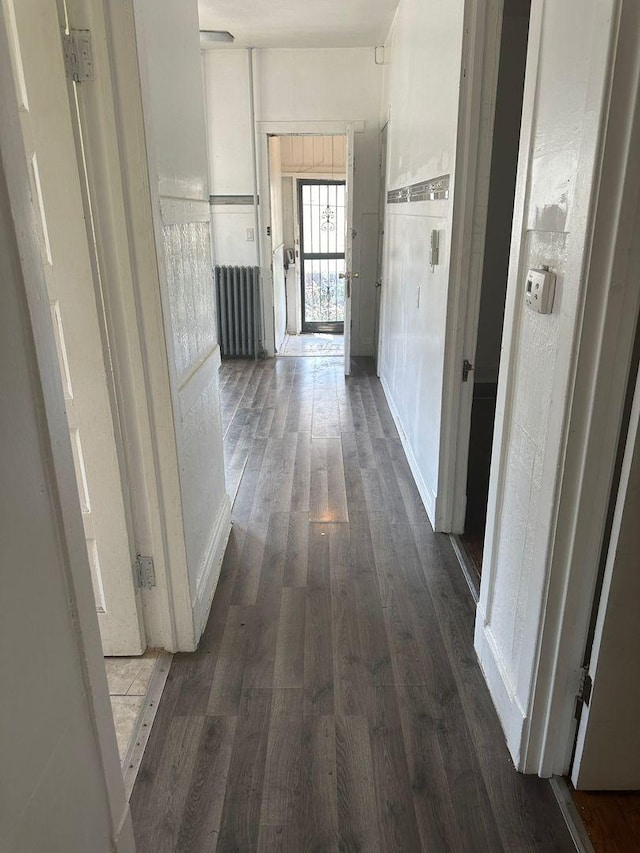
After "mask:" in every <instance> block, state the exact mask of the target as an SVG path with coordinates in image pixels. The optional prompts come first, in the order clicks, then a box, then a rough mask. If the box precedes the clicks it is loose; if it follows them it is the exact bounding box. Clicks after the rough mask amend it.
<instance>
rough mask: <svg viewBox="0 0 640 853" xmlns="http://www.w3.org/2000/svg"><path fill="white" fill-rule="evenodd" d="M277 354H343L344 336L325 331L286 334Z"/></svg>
mask: <svg viewBox="0 0 640 853" xmlns="http://www.w3.org/2000/svg"><path fill="white" fill-rule="evenodd" d="M278 355H288V356H323V355H344V336H343V335H332V334H329V333H325V332H313V333H311V334H303V335H287V336H286V337H285V340H284V343H283V345H282V348H281V349H280V351H279V352H278Z"/></svg>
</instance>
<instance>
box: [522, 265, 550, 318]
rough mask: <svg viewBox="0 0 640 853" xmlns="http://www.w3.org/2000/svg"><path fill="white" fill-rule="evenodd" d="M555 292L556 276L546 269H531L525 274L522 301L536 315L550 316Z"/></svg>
mask: <svg viewBox="0 0 640 853" xmlns="http://www.w3.org/2000/svg"><path fill="white" fill-rule="evenodd" d="M555 292H556V276H555V273H552V272H551V271H550V270H549V269H548V268H547V267H540V268H539V269H531V270H529V272H528V273H527V280H526V284H525V290H524V301H525V303H526V304H527V305H528V306H529V308H531V309H532V310H533V311H537V312H538V314H551V311H552V309H553V298H554V296H555Z"/></svg>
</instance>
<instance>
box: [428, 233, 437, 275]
mask: <svg viewBox="0 0 640 853" xmlns="http://www.w3.org/2000/svg"><path fill="white" fill-rule="evenodd" d="M439 263H440V232H439V231H437V230H436V229H435V228H434V229H433V231H432V232H431V242H430V244H429V265H430V266H431V269H432V270H433V268H434V267H437V266H438V264H439Z"/></svg>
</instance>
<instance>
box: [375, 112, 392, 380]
mask: <svg viewBox="0 0 640 853" xmlns="http://www.w3.org/2000/svg"><path fill="white" fill-rule="evenodd" d="M388 127H389V125H388V124H385V126H384V127H383V128H382V130H381V131H380V193H379V198H378V217H379V218H378V270H377V277H376V317H375V326H374V331H373V346H374V358H375V363H376V374H377V372H378V348H379V345H380V341H379V338H380V297H381V291H382V276H383V270H384V223H385V211H386V207H387V132H388Z"/></svg>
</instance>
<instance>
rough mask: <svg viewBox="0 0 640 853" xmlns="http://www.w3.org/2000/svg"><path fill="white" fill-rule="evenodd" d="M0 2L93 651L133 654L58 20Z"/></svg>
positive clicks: (105, 380) (118, 484) (86, 215)
mask: <svg viewBox="0 0 640 853" xmlns="http://www.w3.org/2000/svg"><path fill="white" fill-rule="evenodd" d="M3 6H4V12H5V15H6V17H7V22H8V25H9V31H10V33H11V39H12V44H11V48H12V61H13V67H14V78H15V81H16V88H17V91H18V102H19V104H20V107H21V109H20V114H21V122H22V133H23V139H24V145H25V151H26V155H27V162H28V163H29V166H30V170H29V171H30V178H31V185H32V192H33V198H34V200H35V206H36V209H37V210H38V211H39V214H40V224H41V234H40V236H41V249H42V264H43V267H44V270H45V276H46V282H47V290H48V295H49V301H50V306H51V317H52V322H53V327H54V333H55V337H56V342H57V348H58V356H59V363H60V373H61V376H62V385H63V393H64V397H65V406H66V411H67V419H68V423H69V433H70V437H71V446H72V449H73V456H74V462H75V468H76V477H77V483H78V493H79V496H80V505H81V507H80V508H81V511H82V517H83V521H84V530H85V535H86V542H87V550H88V555H89V564H90V566H91V573H92V580H93V588H94V594H95V600H96V608H97V611H98V621H99V623H100V633H101V637H102V645H103V651H104V653H105V654H106V655H136V654H141V653H142V652H143V651H144V649H145V645H146V644H145V641H144V632H143V629H142V625H141V619H140V610H139V594H138V590H137V587H136V585H135V583H134V575H133V568H132V566H133V560H134V557H135V552H134V550H133V549H132V547H131V544H130V540H129V532H128V527H127V515H126V510H125V504H124V498H123V486H122V481H121V469H120V460H119V456H118V449H117V440H116V429H117V424H116V422H115V421H114V414H113V412H114V409H113V408H112V403H111V395H112V391H113V383H112V375H111V368H110V359H109V348H108V340H107V337H106V331H105V328H104V313H103V306H102V293H101V287H100V276H99V273H98V267H97V257H96V251H95V243H94V241H93V237H92V228H91V218H90V217H91V212H90V210H88V209H86V207H85V203H84V197H83V182H82V179H81V172H80V169H79V160H78V157H77V154H76V146H75V140H74V124H73V113H72V111H71V105H70V99H69V92H68V88H67V78H66V74H65V64H64V58H63V45H62V38H61V34H62V32H63V31H64V26H65V23H64V21H60V20H59V19H58V10H57V4H56V3H51V2H48V0H19V2H16V0H3ZM73 85H74V86H75V85H90V82H88V83H80V84H75V83H74V84H73ZM25 547H28V542H27V543H25Z"/></svg>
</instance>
